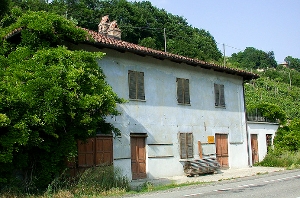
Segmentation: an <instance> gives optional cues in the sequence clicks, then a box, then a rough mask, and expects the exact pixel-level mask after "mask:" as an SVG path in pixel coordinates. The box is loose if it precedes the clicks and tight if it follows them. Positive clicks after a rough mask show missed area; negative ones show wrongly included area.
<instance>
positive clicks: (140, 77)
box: [137, 72, 145, 100]
mask: <svg viewBox="0 0 300 198" xmlns="http://www.w3.org/2000/svg"><path fill="white" fill-rule="evenodd" d="M137 93H138V95H137V99H140V100H145V88H144V72H137Z"/></svg>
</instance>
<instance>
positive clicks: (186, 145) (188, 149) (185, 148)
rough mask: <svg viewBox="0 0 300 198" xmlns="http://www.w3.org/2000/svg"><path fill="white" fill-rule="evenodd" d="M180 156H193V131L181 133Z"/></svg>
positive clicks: (184, 157) (183, 157) (185, 157)
mask: <svg viewBox="0 0 300 198" xmlns="http://www.w3.org/2000/svg"><path fill="white" fill-rule="evenodd" d="M179 145H180V158H181V159H187V158H193V157H194V154H193V133H179Z"/></svg>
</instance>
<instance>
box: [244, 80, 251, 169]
mask: <svg viewBox="0 0 300 198" xmlns="http://www.w3.org/2000/svg"><path fill="white" fill-rule="evenodd" d="M243 98H244V112H245V124H246V137H247V154H248V166H249V167H252V160H251V158H250V142H249V131H248V123H247V110H246V99H245V86H244V81H243Z"/></svg>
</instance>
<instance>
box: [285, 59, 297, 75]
mask: <svg viewBox="0 0 300 198" xmlns="http://www.w3.org/2000/svg"><path fill="white" fill-rule="evenodd" d="M284 61H285V62H286V63H287V64H288V67H289V68H291V69H295V70H297V71H299V72H300V59H299V58H294V57H292V56H287V57H286V58H285V59H284Z"/></svg>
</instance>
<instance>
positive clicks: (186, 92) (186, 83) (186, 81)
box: [184, 79, 190, 104]
mask: <svg viewBox="0 0 300 198" xmlns="http://www.w3.org/2000/svg"><path fill="white" fill-rule="evenodd" d="M184 103H185V104H190V85H189V79H184Z"/></svg>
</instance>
